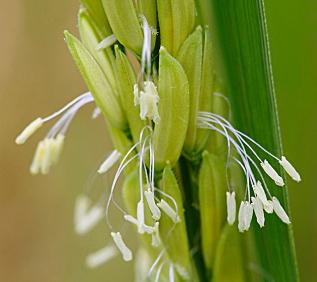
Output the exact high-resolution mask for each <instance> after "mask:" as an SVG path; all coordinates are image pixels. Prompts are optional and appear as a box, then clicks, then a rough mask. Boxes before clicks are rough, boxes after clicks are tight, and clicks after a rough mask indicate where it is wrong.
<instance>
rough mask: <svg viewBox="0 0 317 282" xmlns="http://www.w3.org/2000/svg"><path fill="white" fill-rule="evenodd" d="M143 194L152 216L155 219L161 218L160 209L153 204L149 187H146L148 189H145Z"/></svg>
mask: <svg viewBox="0 0 317 282" xmlns="http://www.w3.org/2000/svg"><path fill="white" fill-rule="evenodd" d="M144 194H145V197H146V200H147V203H148V205H149V208H150V210H151V212H152V214H153V215H152V218H153V219H155V220H159V219H160V218H161V211H160V209H159V208H158V207H157V206H156V204H155V200H154V193H153V192H152V191H151V190H150V189H148V191H145V192H144Z"/></svg>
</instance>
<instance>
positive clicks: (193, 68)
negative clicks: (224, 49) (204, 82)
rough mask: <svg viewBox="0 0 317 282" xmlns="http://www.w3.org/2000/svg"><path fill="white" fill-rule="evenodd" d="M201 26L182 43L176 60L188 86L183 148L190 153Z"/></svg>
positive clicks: (195, 104)
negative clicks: (186, 122) (187, 111)
mask: <svg viewBox="0 0 317 282" xmlns="http://www.w3.org/2000/svg"><path fill="white" fill-rule="evenodd" d="M202 37H203V36H202V28H201V27H200V26H198V27H197V28H196V30H195V32H194V33H192V34H191V35H190V36H189V37H188V38H187V39H186V41H185V42H184V44H183V45H182V47H181V49H180V51H179V53H178V55H177V60H178V61H179V63H180V64H181V65H182V67H183V69H184V71H185V74H186V76H187V79H188V86H189V120H188V129H187V133H186V138H185V142H184V148H183V150H184V151H185V152H186V153H187V154H190V153H191V152H193V150H194V146H195V141H196V128H197V116H198V110H199V109H198V107H199V96H200V82H201V65H202V51H203V46H202V44H203V38H202Z"/></svg>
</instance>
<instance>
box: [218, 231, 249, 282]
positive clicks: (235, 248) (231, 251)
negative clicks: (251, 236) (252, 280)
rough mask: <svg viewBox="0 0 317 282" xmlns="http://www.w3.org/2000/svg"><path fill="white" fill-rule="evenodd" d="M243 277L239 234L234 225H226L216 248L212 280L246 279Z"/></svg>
mask: <svg viewBox="0 0 317 282" xmlns="http://www.w3.org/2000/svg"><path fill="white" fill-rule="evenodd" d="M229 266H230V269H228V267H229ZM245 278H246V277H245V272H244V261H243V253H242V248H241V234H239V232H238V230H237V228H236V227H235V226H229V225H226V226H225V227H224V228H223V231H222V232H221V237H220V239H219V241H218V245H217V248H216V252H215V261H214V266H213V279H212V281H213V282H224V281H235V282H245V281H248V280H246V279H245Z"/></svg>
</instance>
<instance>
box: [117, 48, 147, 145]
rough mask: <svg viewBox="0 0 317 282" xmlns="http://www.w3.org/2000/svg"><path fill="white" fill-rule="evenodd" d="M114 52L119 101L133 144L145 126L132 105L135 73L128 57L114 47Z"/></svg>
mask: <svg viewBox="0 0 317 282" xmlns="http://www.w3.org/2000/svg"><path fill="white" fill-rule="evenodd" d="M115 51H116V71H117V78H118V85H119V89H120V94H121V99H122V101H123V106H124V109H125V111H126V115H127V119H128V123H129V126H130V131H131V135H132V138H133V141H134V143H137V142H139V138H140V132H141V130H142V129H143V127H144V126H145V121H143V120H141V119H140V108H139V107H136V106H135V105H134V95H133V90H134V85H135V84H136V83H137V77H136V74H135V71H134V69H133V67H132V65H131V63H130V61H129V59H128V57H127V56H126V55H125V54H124V53H123V52H122V51H120V50H119V47H118V46H116V47H115Z"/></svg>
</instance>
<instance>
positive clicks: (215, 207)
mask: <svg viewBox="0 0 317 282" xmlns="http://www.w3.org/2000/svg"><path fill="white" fill-rule="evenodd" d="M202 155H203V160H202V164H201V167H200V171H199V180H198V181H199V182H198V185H199V207H200V220H201V236H202V252H203V256H204V261H205V264H206V267H207V268H208V269H211V268H212V264H213V260H214V256H215V248H216V244H217V241H218V239H219V236H220V230H221V227H222V225H223V223H224V221H225V220H226V190H227V183H226V172H225V166H224V163H223V162H222V160H221V159H219V158H218V157H217V156H214V155H211V154H209V153H208V152H207V151H205V152H203V154H202Z"/></svg>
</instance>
